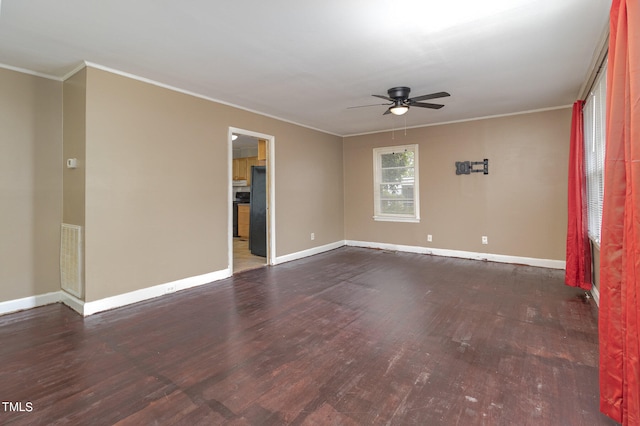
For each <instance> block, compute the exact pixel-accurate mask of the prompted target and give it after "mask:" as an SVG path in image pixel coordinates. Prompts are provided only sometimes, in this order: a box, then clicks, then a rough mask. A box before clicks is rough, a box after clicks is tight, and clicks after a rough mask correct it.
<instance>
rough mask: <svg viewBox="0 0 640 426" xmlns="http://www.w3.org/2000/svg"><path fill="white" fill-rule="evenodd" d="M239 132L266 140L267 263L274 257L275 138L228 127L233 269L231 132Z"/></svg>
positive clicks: (230, 260) (272, 260) (230, 254)
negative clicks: (267, 195) (267, 186)
mask: <svg viewBox="0 0 640 426" xmlns="http://www.w3.org/2000/svg"><path fill="white" fill-rule="evenodd" d="M233 133H239V134H241V135H246V136H251V137H253V138H257V139H265V140H266V141H267V148H268V149H269V153H268V154H267V163H266V164H267V185H269V188H268V189H267V193H268V194H269V200H268V202H267V209H268V212H267V213H268V214H267V220H268V223H267V235H268V238H267V243H268V244H269V246H268V247H267V265H274V264H275V258H276V178H275V169H276V167H275V165H276V147H275V145H276V138H275V136H272V135H267V134H266V133H258V132H253V131H251V130H245V129H240V128H238V127H231V126H230V127H229V133H228V146H229V154H228V158H227V163H228V164H229V173H228V179H229V199H228V204H229V224H228V225H229V234H228V239H229V241H228V250H229V253H228V259H229V261H228V264H229V269H230V270H231V271H233V188H232V187H231V182H232V179H233V155H232V154H233V139H232V137H231V136H232V134H233Z"/></svg>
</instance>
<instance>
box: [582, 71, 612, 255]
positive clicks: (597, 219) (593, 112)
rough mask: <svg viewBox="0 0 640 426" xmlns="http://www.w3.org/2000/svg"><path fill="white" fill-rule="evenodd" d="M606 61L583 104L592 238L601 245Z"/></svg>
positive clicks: (589, 230)
mask: <svg viewBox="0 0 640 426" xmlns="http://www.w3.org/2000/svg"><path fill="white" fill-rule="evenodd" d="M606 94H607V61H606V60H605V62H604V63H603V65H602V68H601V69H600V72H599V75H598V77H597V78H596V81H595V83H594V84H593V88H592V89H591V91H590V92H589V95H588V97H587V99H586V102H585V105H584V107H583V110H582V111H583V112H582V114H583V119H584V160H585V167H584V172H585V175H586V176H585V177H586V184H587V188H586V195H587V224H588V226H587V229H588V234H589V238H590V239H591V240H592V241H593V242H594V244H595V245H596V246H597V247H600V232H601V228H602V204H603V197H604V157H605V139H606Z"/></svg>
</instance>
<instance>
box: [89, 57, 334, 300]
mask: <svg viewBox="0 0 640 426" xmlns="http://www.w3.org/2000/svg"><path fill="white" fill-rule="evenodd" d="M229 126H232V127H237V128H242V129H246V130H250V131H254V132H260V133H264V134H269V135H273V136H275V163H274V164H275V181H276V190H275V191H276V206H275V212H276V243H277V247H276V254H277V255H278V256H282V255H285V254H290V253H292V252H296V251H300V250H304V249H308V248H312V247H315V246H319V245H323V244H326V243H330V242H335V241H340V240H342V239H343V229H344V226H343V219H342V212H343V204H342V200H343V185H342V173H341V171H342V139H341V138H339V137H336V136H331V135H327V134H323V133H320V132H316V131H312V130H309V129H306V128H302V127H299V126H295V125H292V124H288V123H284V122H281V121H278V120H274V119H270V118H267V117H264V116H260V115H256V114H252V113H249V112H246V111H242V110H238V109H235V108H232V107H228V106H225V105H221V104H217V103H214V102H211V101H207V100H204V99H199V98H196V97H193V96H189V95H185V94H181V93H178V92H175V91H171V90H168V89H164V88H160V87H157V86H154V85H150V84H147V83H143V82H140V81H136V80H132V79H128V78H125V77H122V76H118V75H115V74H111V73H108V72H105V71H102V70H98V69H95V68H88V69H87V85H86V171H85V173H86V249H85V250H86V260H85V266H86V297H85V300H86V301H95V300H99V299H102V298H105V297H109V296H113V295H117V294H121V293H125V292H129V291H133V290H137V289H142V288H145V287H149V286H153V285H157V284H164V283H167V282H171V281H174V280H178V279H182V278H188V277H193V276H198V275H201V274H206V273H210V272H216V271H220V270H224V269H226V268H227V267H228V265H227V247H228V246H227V236H228V232H229V230H228V211H229V206H228V201H227V200H228V198H227V197H228V191H229V185H230V182H229V181H228V167H229V166H230V164H229V161H228V140H227V134H228V128H229ZM310 232H316V235H317V238H316V240H315V241H311V240H310V238H309V233H310Z"/></svg>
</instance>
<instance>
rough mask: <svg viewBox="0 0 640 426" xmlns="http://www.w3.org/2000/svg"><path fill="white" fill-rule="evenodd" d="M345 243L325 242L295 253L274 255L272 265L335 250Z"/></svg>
mask: <svg viewBox="0 0 640 426" xmlns="http://www.w3.org/2000/svg"><path fill="white" fill-rule="evenodd" d="M344 245H345V241H343V240H342V241H336V242H335V243H330V244H325V245H323V246H318V247H313V248H310V249H307V250H302V251H298V252H295V253H290V254H285V255H284V256H280V257H276V258H275V261H274V263H273V264H274V265H278V264H280V263H285V262H291V261H292V260H298V259H303V258H305V257H309V256H313V255H316V254H320V253H324V252H326V251H330V250H335V249H337V248H340V247H343V246H344Z"/></svg>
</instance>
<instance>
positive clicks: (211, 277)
mask: <svg viewBox="0 0 640 426" xmlns="http://www.w3.org/2000/svg"><path fill="white" fill-rule="evenodd" d="M345 245H347V246H353V247H364V248H374V249H382V250H394V251H403V252H409V253H419V254H431V255H434V256H445V257H457V258H462V259H473V260H488V261H491V262H501V263H514V264H523V265H529V266H539V267H543V268H552V269H565V264H566V263H565V261H561V260H550V259H537V258H530V257H519V256H507V255H500V254H491V253H476V252H469V251H460V250H447V249H438V248H427V247H419V246H407V245H399V244H387V243H374V242H366V241H354V240H346V241H336V242H334V243H330V244H326V245H323V246H319V247H314V248H311V249H308V250H303V251H299V252H296V253H291V254H287V255H284V256H278V257H276V259H275V262H274V263H273V265H277V264H280V263H285V262H290V261H292V260H298V259H302V258H305V257H308V256H313V255H315V254H320V253H324V252H326V251H330V250H334V249H337V248H340V247H342V246H345ZM231 275H232V272H231V270H230V269H229V268H227V269H223V270H220V271H216V272H211V273H208V274H204V275H198V276H195V277H189V278H184V279H181V280H177V281H173V282H169V283H165V284H159V285H155V286H152V287H147V288H143V289H140V290H135V291H131V292H128V293H124V294H118V295H116V296H112V297H107V298H104V299H100V300H96V301H93V302H84V301H82V300H80V299H78V298H76V297H74V296H72V295H70V294H68V293H66V292H64V291H57V292H52V293H46V294H41V295H37V296H31V297H25V298H22V299H16V300H8V301H6V302H0V315H2V314H7V313H10V312H16V311H21V310H24V309H30V308H35V307H38V306H44V305H48V304H51V303H57V302H62V303H64V304H65V305H67V306H69V307H70V308H71V309H73V310H75V311H76V312H78V313H80V314H81V315H83V316H88V315H92V314H95V313H98V312H102V311H106V310H109V309H114V308H119V307H122V306H126V305H130V304H132V303H137V302H142V301H144V300H148V299H153V298H156V297H160V296H164V295H165V294H170V293H173V292H175V291H180V290H185V289H187V288H191V287H197V286H200V285H204V284H208V283H211V282H213V281H219V280H222V279H225V278H228V277H230V276H231ZM591 294H592V295H593V298H594V299H595V301H596V304H598V305H599V303H600V293H599V292H598V289H597V288H596V287H595V286H594V287H593V288H592V290H591Z"/></svg>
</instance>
